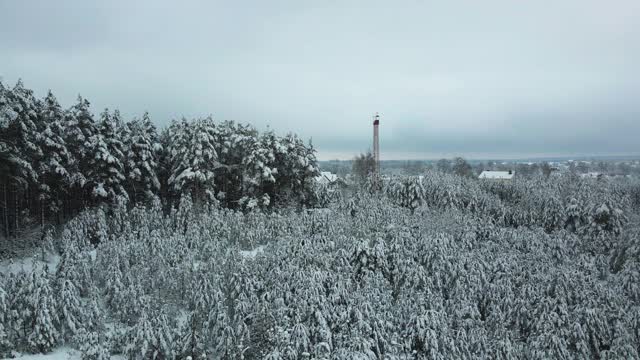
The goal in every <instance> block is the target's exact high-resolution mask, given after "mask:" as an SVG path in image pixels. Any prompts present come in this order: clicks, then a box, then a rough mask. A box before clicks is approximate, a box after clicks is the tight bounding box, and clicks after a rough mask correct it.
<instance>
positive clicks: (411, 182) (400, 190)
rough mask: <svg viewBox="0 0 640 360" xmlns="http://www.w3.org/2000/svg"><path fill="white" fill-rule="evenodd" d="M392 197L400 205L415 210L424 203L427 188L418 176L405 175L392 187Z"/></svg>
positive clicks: (412, 211)
mask: <svg viewBox="0 0 640 360" xmlns="http://www.w3.org/2000/svg"><path fill="white" fill-rule="evenodd" d="M389 191H390V195H391V198H392V199H393V200H394V201H395V202H396V203H397V204H398V205H400V206H402V207H405V208H407V209H409V210H411V213H412V214H413V213H414V211H415V210H416V209H417V208H418V207H419V206H420V205H422V202H423V201H424V198H425V190H424V187H423V186H422V182H421V181H420V179H419V178H417V177H404V178H403V179H400V180H396V181H395V182H394V183H393V185H391V187H390V189H389Z"/></svg>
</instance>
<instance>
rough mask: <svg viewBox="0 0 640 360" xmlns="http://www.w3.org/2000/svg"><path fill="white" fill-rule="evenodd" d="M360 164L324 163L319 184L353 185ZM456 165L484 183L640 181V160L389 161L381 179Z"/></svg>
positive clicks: (382, 167) (383, 163) (447, 169)
mask: <svg viewBox="0 0 640 360" xmlns="http://www.w3.org/2000/svg"><path fill="white" fill-rule="evenodd" d="M355 161H356V160H329V161H320V162H319V164H320V169H321V170H322V171H321V173H320V175H319V176H317V177H316V181H317V182H318V183H322V184H336V183H349V182H350V181H351V180H353V177H354V176H355V174H354V173H353V165H354V162H355ZM456 161H458V162H460V161H464V164H466V165H468V168H467V169H468V172H467V173H466V174H464V175H466V176H470V177H477V178H478V179H484V180H496V181H505V182H510V181H515V180H517V179H518V178H521V177H525V178H531V177H535V176H545V177H559V176H563V175H565V174H575V175H576V176H578V177H581V178H594V179H617V178H625V177H626V178H633V177H640V160H570V159H569V160H558V161H477V160H472V161H466V160H463V159H461V158H458V159H453V160H448V159H441V160H406V161H402V160H387V161H380V173H381V175H380V176H381V178H382V179H383V180H384V179H389V178H391V177H393V176H400V175H410V176H411V175H413V176H420V175H421V174H423V173H424V172H425V171H430V170H431V171H433V170H437V171H442V172H455V171H456V170H455V169H454V167H455V163H456Z"/></svg>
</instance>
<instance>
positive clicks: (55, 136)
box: [37, 91, 74, 221]
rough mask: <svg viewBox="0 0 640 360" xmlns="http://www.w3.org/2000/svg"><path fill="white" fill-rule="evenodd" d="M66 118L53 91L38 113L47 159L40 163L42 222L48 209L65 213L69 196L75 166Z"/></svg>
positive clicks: (40, 139) (49, 93) (41, 144)
mask: <svg viewBox="0 0 640 360" xmlns="http://www.w3.org/2000/svg"><path fill="white" fill-rule="evenodd" d="M63 119H64V114H63V111H62V108H61V107H60V104H58V101H57V100H56V98H55V96H53V94H52V93H51V91H49V92H48V93H47V96H46V97H45V99H44V100H43V101H42V103H41V106H40V107H39V109H38V131H39V132H40V135H41V136H40V138H39V139H38V140H39V141H38V142H39V144H40V148H42V150H43V156H42V158H41V159H39V161H38V166H37V171H38V177H39V190H40V201H41V205H42V209H41V211H42V220H43V221H44V217H45V214H44V211H45V208H47V210H49V211H50V212H51V213H53V214H57V213H59V212H60V211H61V209H62V205H63V204H62V200H63V199H64V197H65V195H66V194H68V192H69V189H70V186H71V183H72V178H71V172H70V171H73V170H72V168H73V166H74V158H73V155H71V153H70V152H69V151H68V149H67V144H66V142H65V140H64V124H63Z"/></svg>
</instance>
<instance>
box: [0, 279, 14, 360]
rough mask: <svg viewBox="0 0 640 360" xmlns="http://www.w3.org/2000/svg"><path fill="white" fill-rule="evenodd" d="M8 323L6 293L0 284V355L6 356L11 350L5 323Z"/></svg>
mask: <svg viewBox="0 0 640 360" xmlns="http://www.w3.org/2000/svg"><path fill="white" fill-rule="evenodd" d="M8 323H9V304H8V301H7V293H6V292H5V291H4V289H3V288H2V286H1V284H0V356H3V357H7V355H8V353H9V352H10V351H11V350H12V347H13V346H12V345H11V343H10V342H9V333H8V329H7V324H8Z"/></svg>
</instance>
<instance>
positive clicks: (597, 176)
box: [580, 172, 602, 179]
mask: <svg viewBox="0 0 640 360" xmlns="http://www.w3.org/2000/svg"><path fill="white" fill-rule="evenodd" d="M580 177H581V178H591V179H600V178H602V174H601V173H599V172H588V173H585V174H580Z"/></svg>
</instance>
